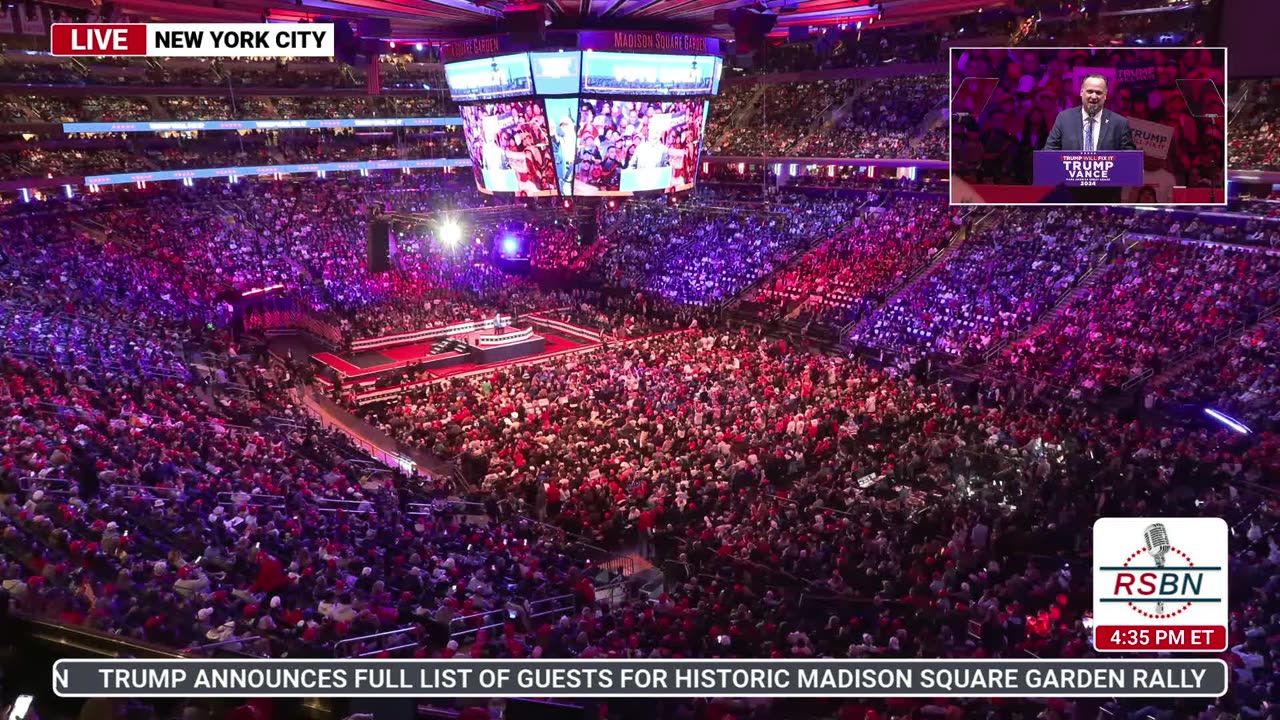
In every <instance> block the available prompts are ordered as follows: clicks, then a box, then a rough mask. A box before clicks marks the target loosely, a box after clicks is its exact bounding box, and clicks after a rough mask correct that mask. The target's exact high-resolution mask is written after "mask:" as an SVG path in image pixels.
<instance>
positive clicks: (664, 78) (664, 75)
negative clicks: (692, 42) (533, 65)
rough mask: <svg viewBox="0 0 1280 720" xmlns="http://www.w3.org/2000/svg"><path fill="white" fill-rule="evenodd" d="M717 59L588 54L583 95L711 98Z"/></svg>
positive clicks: (584, 67) (710, 57)
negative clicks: (697, 96) (709, 96)
mask: <svg viewBox="0 0 1280 720" xmlns="http://www.w3.org/2000/svg"><path fill="white" fill-rule="evenodd" d="M718 59H719V58H716V57H715V56H714V55H652V54H646V53H614V52H588V53H583V56H582V92H584V93H590V94H613V95H670V94H673V93H674V94H683V95H710V94H712V93H713V92H714V91H715V88H716V86H717V85H719V80H720V78H719V74H720V73H719V70H720V65H719V63H718V62H717V60H718Z"/></svg>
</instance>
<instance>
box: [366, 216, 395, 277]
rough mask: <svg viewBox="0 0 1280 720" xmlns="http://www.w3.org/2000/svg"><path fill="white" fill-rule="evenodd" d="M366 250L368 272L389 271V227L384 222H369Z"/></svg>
mask: <svg viewBox="0 0 1280 720" xmlns="http://www.w3.org/2000/svg"><path fill="white" fill-rule="evenodd" d="M368 250H369V253H368V254H369V257H368V260H367V263H368V265H369V272H375V273H380V272H386V271H388V270H390V269H391V225H390V224H389V223H388V222H387V221H386V220H376V219H375V220H370V221H369V237H368Z"/></svg>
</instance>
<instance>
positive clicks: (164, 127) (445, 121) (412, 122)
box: [62, 117, 462, 133]
mask: <svg viewBox="0 0 1280 720" xmlns="http://www.w3.org/2000/svg"><path fill="white" fill-rule="evenodd" d="M461 124H462V118H460V117H432V118H316V119H310V120H305V119H298V120H184V121H173V122H70V123H62V131H63V132H66V133H98V132H110V133H135V132H197V131H200V132H204V131H210V130H293V129H324V128H386V127H446V126H448V127H456V126H459V125H461Z"/></svg>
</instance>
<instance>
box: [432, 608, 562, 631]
mask: <svg viewBox="0 0 1280 720" xmlns="http://www.w3.org/2000/svg"><path fill="white" fill-rule="evenodd" d="M576 610H577V606H576V605H567V606H564V607H554V608H551V609H550V610H542V611H539V612H534V613H530V614H529V615H528V617H529V619H533V618H540V617H546V616H548V615H556V614H558V613H566V612H576ZM503 612H504V613H505V612H506V611H505V610H503ZM507 620H508V618H503V620H502V622H496V623H490V624H488V625H480V626H478V627H473V628H466V629H464V630H459V631H457V632H454V633H450V634H449V637H450V638H462V637H466V636H468V635H471V634H473V633H478V632H480V631H482V630H495V629H497V628H501V627H506V625H507Z"/></svg>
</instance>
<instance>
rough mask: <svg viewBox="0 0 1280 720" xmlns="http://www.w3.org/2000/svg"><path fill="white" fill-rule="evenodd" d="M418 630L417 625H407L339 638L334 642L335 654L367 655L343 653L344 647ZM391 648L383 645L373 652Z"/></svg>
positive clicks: (342, 655)
mask: <svg viewBox="0 0 1280 720" xmlns="http://www.w3.org/2000/svg"><path fill="white" fill-rule="evenodd" d="M417 630H418V626H417V625H405V626H403V627H398V628H396V629H394V630H383V631H382V632H376V633H370V634H368V635H361V636H359V637H353V638H346V639H343V640H339V641H338V642H336V643H334V644H333V656H334V657H367V656H368V654H366V653H357V654H354V655H350V654H343V653H342V648H346V647H350V646H353V645H355V646H358V645H363V644H364V643H367V642H369V641H370V640H377V639H379V638H390V637H395V636H397V635H405V634H412V633H414V632H416V631H417ZM413 646H414V647H416V646H417V643H414V644H413ZM390 649H392V648H387V647H383V648H382V649H380V650H375V651H373V652H372V653H371V654H373V655H376V654H378V653H380V652H385V651H387V650H390Z"/></svg>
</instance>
